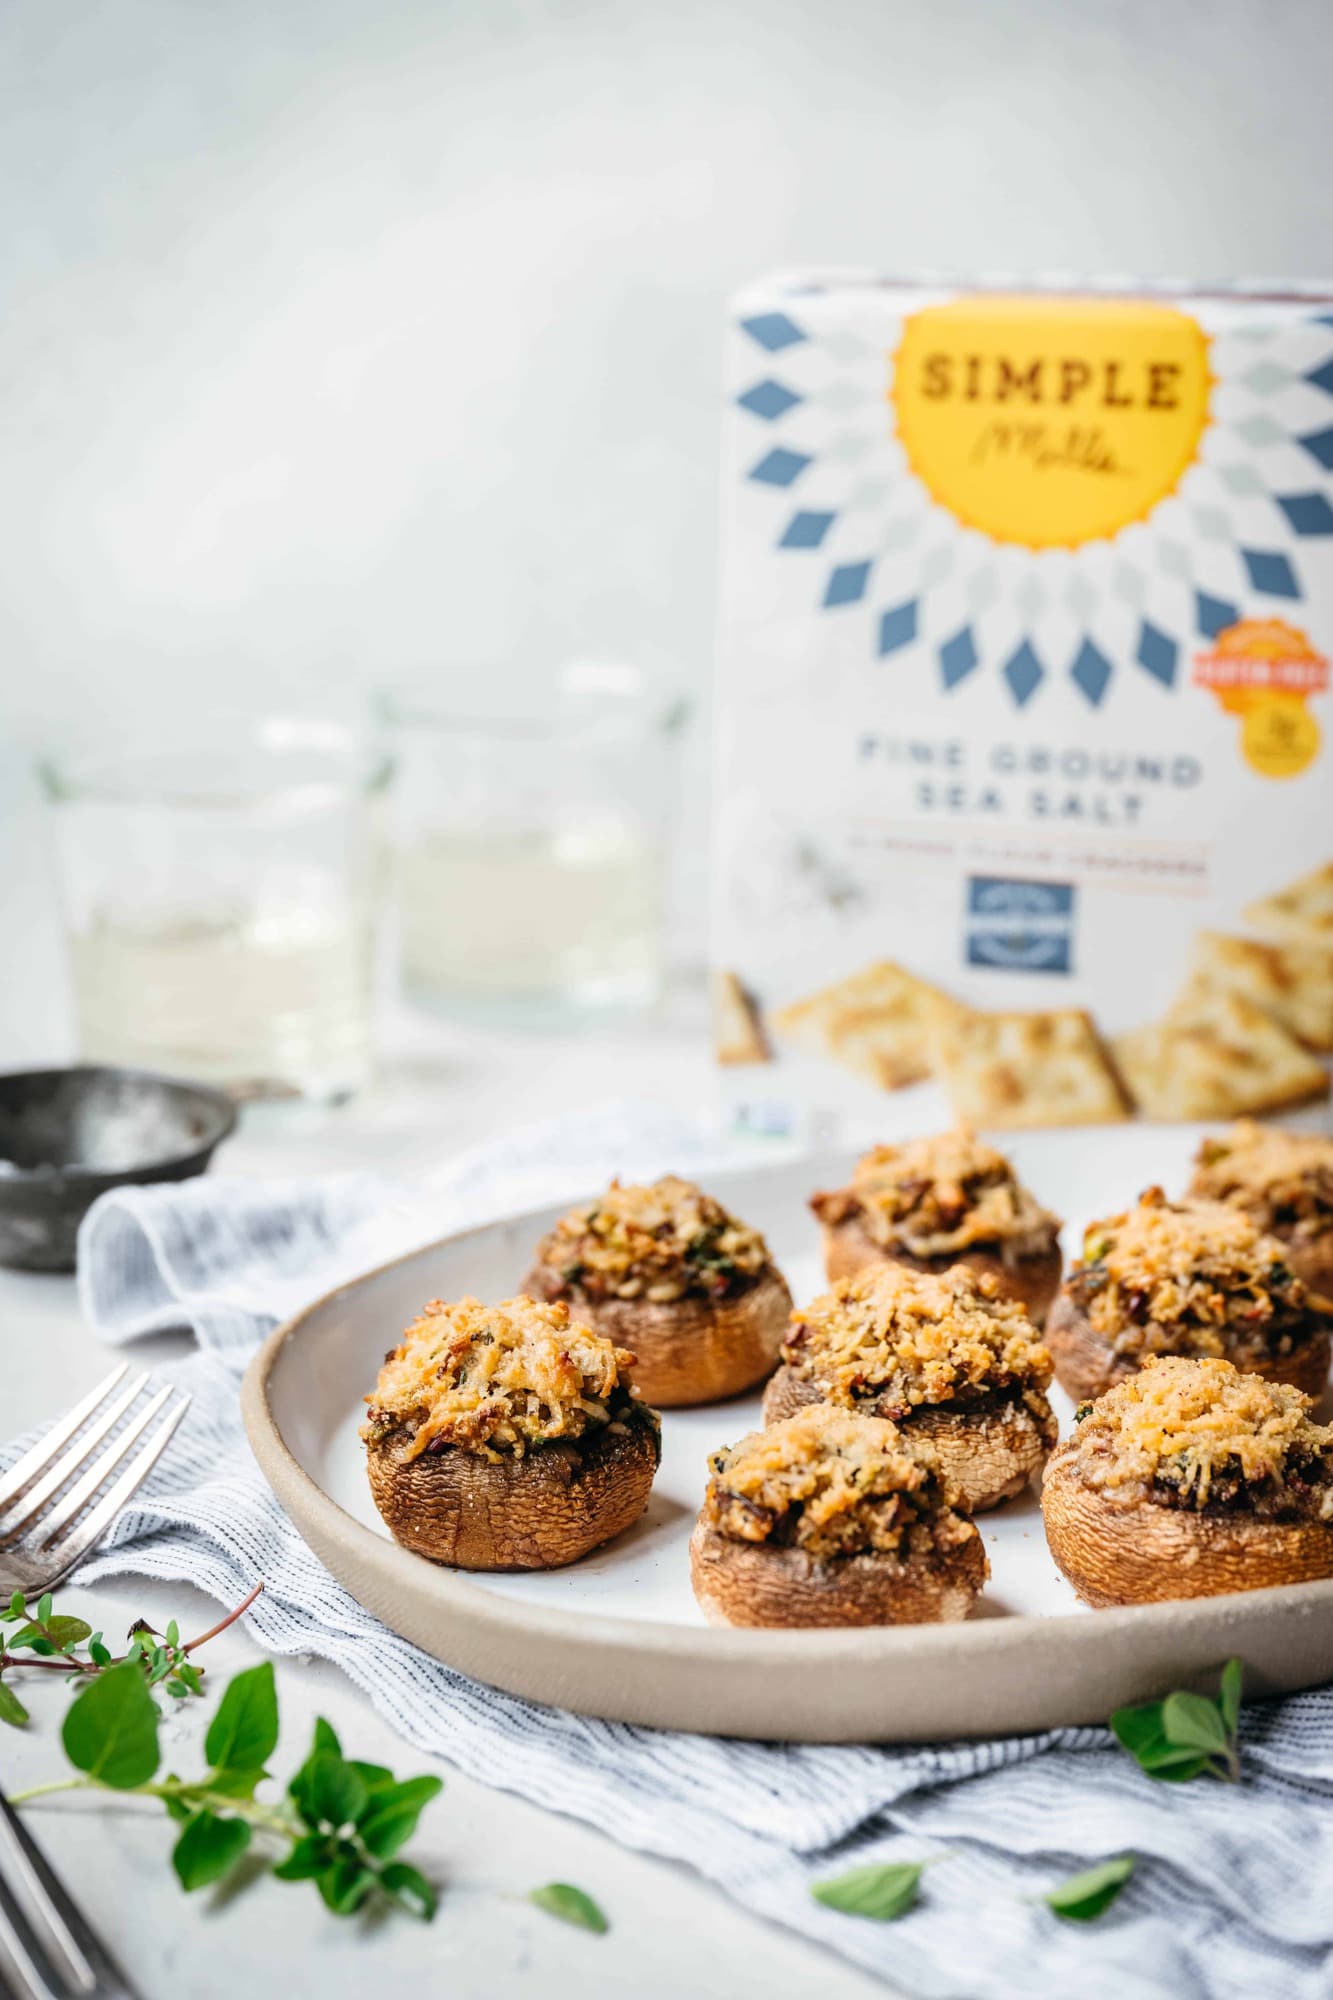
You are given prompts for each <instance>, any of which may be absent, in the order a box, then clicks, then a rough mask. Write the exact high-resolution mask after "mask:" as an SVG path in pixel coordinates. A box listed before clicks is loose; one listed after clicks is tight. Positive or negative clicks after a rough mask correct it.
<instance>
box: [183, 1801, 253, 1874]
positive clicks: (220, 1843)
mask: <svg viewBox="0 0 1333 2000" xmlns="http://www.w3.org/2000/svg"><path fill="white" fill-rule="evenodd" d="M249 1845H250V1829H249V1827H248V1826H247V1825H246V1823H245V1821H244V1820H243V1819H222V1818H220V1817H219V1816H218V1814H217V1813H211V1812H199V1813H196V1814H195V1815H194V1818H193V1819H192V1820H190V1822H189V1824H188V1825H187V1826H186V1828H185V1831H184V1832H183V1833H182V1835H181V1837H180V1839H179V1840H178V1841H177V1842H176V1845H175V1847H174V1848H173V1849H172V1853H171V1865H172V1867H173V1868H174V1869H175V1871H176V1873H177V1874H178V1875H179V1876H180V1881H181V1887H182V1888H183V1889H203V1888H206V1887H207V1886H208V1884H209V1883H210V1882H217V1881H219V1880H220V1879H221V1878H222V1876H224V1875H227V1874H229V1873H230V1872H231V1870H232V1869H233V1868H234V1867H235V1866H236V1863H237V1862H238V1861H239V1860H240V1858H241V1856H242V1855H243V1854H244V1852H245V1850H246V1848H247V1847H248V1846H249Z"/></svg>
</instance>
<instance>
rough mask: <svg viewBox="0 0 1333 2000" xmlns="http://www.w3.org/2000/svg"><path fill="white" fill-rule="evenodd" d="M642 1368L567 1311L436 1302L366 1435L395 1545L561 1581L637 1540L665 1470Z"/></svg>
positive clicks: (376, 1491) (376, 1490) (468, 1565)
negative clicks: (587, 1561)
mask: <svg viewBox="0 0 1333 2000" xmlns="http://www.w3.org/2000/svg"><path fill="white" fill-rule="evenodd" d="M633 1361H634V1356H633V1355H632V1354H630V1353H628V1352H627V1351H626V1350H625V1349H623V1348H618V1347H616V1346H614V1345H613V1344H612V1342H611V1341H609V1340H604V1339H603V1338H602V1337H601V1336H600V1335H599V1334H597V1333H595V1332H594V1331H593V1330H592V1328H591V1327H588V1326H584V1325H581V1324H580V1323H579V1321H578V1320H576V1319H575V1318H574V1317H573V1316H572V1315H571V1313H570V1310H569V1308H568V1306H566V1305H563V1304H560V1303H554V1304H552V1303H548V1302H546V1301H539V1300H534V1299H530V1298H513V1299H506V1300H505V1301H504V1303H503V1304H501V1305H496V1306H487V1305H483V1304H482V1303H481V1301H480V1300H479V1299H471V1298H468V1299H460V1300H459V1301H458V1302H457V1303H456V1304H454V1305H445V1304H444V1303H443V1302H442V1301H441V1300H439V1299H436V1300H434V1301H433V1302H432V1303H431V1304H430V1305H428V1306H427V1307H426V1309H425V1311H424V1312H423V1313H422V1314H421V1316H420V1318H419V1319H416V1320H414V1321H413V1323H412V1325H411V1326H409V1327H408V1329H407V1332H406V1333H405V1334H404V1335H403V1338H402V1341H401V1343H400V1344H399V1346H397V1347H396V1348H394V1349H393V1350H392V1351H391V1352H390V1353H389V1354H388V1356H387V1357H386V1359H385V1362H384V1366H383V1367H382V1368H381V1370H380V1374H379V1380H378V1382H377V1384H376V1386H375V1390H374V1393H373V1394H372V1395H370V1396H368V1397H367V1398H366V1402H367V1404H368V1405H369V1412H368V1415H367V1419H366V1422H365V1423H364V1424H363V1425H362V1428H361V1435H362V1437H363V1438H364V1440H365V1443H366V1466H367V1471H368V1474H369V1478H370V1489H371V1492H372V1494H373V1495H374V1500H375V1505H376V1506H377V1507H378V1508H379V1511H380V1513H381V1514H382V1515H383V1517H384V1520H385V1522H386V1524H387V1525H388V1527H389V1530H390V1532H391V1533H392V1535H393V1537H394V1539H395V1541H398V1542H401V1543H402V1544H403V1546H404V1548H409V1549H414V1550H415V1551H416V1553H417V1554H418V1555H423V1556H429V1557H430V1558H431V1560H432V1561H434V1562H441V1563H450V1564H452V1565H454V1566H455V1567H456V1568H459V1569H475V1570H510V1569H557V1568H559V1567H561V1566H562V1565H563V1564H565V1563H571V1562H576V1561H577V1560H578V1558H579V1557H580V1556H584V1555H586V1554H587V1553H588V1551H589V1550H590V1549H595V1548H597V1547H599V1546H600V1544H601V1543H603V1542H606V1541H609V1540H610V1539H611V1537H612V1536H613V1535H618V1534H619V1533H620V1532H621V1530H622V1529H623V1528H627V1527H629V1525H630V1523H631V1522H633V1521H636V1520H637V1519H638V1518H639V1516H640V1514H642V1512H643V1510H644V1508H645V1507H646V1506H647V1504H648V1493H649V1489H650V1487H651V1486H652V1483H653V1477H654V1474H655V1473H656V1471H657V1465H658V1460H659V1458H660V1456H661V1426H660V1424H659V1421H658V1417H657V1413H656V1411H654V1410H651V1409H649V1408H648V1407H647V1405H646V1404H645V1403H643V1402H642V1401H641V1400H640V1398H639V1396H638V1394H637V1392H636V1391H635V1389H634V1388H633V1387H632V1386H631V1384H630V1380H629V1372H628V1371H629V1369H630V1368H631V1367H632V1365H633Z"/></svg>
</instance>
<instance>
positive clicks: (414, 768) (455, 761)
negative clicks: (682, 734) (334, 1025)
mask: <svg viewBox="0 0 1333 2000" xmlns="http://www.w3.org/2000/svg"><path fill="white" fill-rule="evenodd" d="M631 685H632V684H631ZM382 714H383V718H384V720H385V722H386V724H387V725H388V727H389V729H390V730H391V732H392V741H393V750H394V757H395V762H396V764H397V768H398V773H399V778H398V785H397V788H396V794H395V805H394V819H395V847H396V850H397V889H398V898H397V900H398V921H399V950H400V959H401V966H402V974H403V985H404V988H405V990H406V992H407V994H408V995H409V997H411V998H412V999H414V1000H417V1001H419V1002H423V1003H425V1004H426V1005H428V1006H432V1007H434V1008H437V1009H439V1010H441V1011H444V1012H447V1013H450V1014H453V1015H454V1016H456V1017H459V1018H463V1019H470V1020H479V1021H485V1022H488V1023H499V1024H506V1023H508V1024H513V1025H542V1024H555V1023H560V1022H566V1021H570V1020H576V1019H578V1018H580V1017H583V1016H586V1015H588V1014H590V1013H593V1014H595V1013H598V1012H605V1011H609V1010H616V1009H632V1008H641V1007H644V1006H647V1005H649V1004H650V1003H651V1002H652V1001H653V1000H654V999H655V998H656V997H657V994H658V992H659V989H660V985H661V977H662V887H663V885H662V853H663V821H664V814H665V811H666V806H667V799H668V786H669V781H670V770H671V764H672V759H671V754H670V730H669V727H668V726H667V719H666V718H664V717H662V716H660V715H658V714H657V713H655V712H653V711H652V710H651V709H650V708H649V707H648V706H647V705H646V704H645V703H644V702H643V701H642V700H639V699H634V698H629V697H627V695H626V693H625V691H624V686H623V684H622V683H620V682H618V681H617V679H616V677H615V675H614V672H612V673H610V674H608V675H605V676H603V677H601V678H600V679H599V677H598V675H597V674H596V673H594V674H593V675H591V676H589V677H585V678H584V679H583V680H582V681H575V682H574V683H572V684H571V683H569V682H566V684H565V685H564V687H563V689H562V691H561V695H560V697H559V698H558V699H557V700H556V701H555V702H554V703H553V705H552V707H551V708H550V710H549V711H548V712H546V713H544V714H542V715H540V716H535V717H534V716H508V717H505V716H485V717H476V716H469V715H459V714H452V713H448V712H445V711H443V710H441V709H437V708H435V707H433V706H432V705H431V704H430V703H429V702H428V701H426V700H423V699H421V698H420V697H415V696H410V695H401V694H400V695H390V696H385V697H384V698H383V702H382Z"/></svg>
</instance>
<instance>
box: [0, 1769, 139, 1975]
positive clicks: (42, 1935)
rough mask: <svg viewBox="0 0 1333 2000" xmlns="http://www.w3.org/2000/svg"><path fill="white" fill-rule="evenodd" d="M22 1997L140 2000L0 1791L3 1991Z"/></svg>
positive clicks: (1, 1960)
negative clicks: (137, 1999)
mask: <svg viewBox="0 0 1333 2000" xmlns="http://www.w3.org/2000/svg"><path fill="white" fill-rule="evenodd" d="M3 1990H8V1991H11V1992H12V1993H13V1994H14V1996H15V2000H136V1995H135V1990H134V1988H133V1987H132V1986H131V1985H130V1983H129V1981H128V1979H126V1977H125V1975H124V1973H123V1972H122V1971H121V1969H120V1967H119V1966H118V1965H117V1964H116V1961H115V1960H114V1959H113V1958H112V1956H111V1954H110V1953H109V1952H108V1950H107V1948H106V1946H105V1945H104V1944H103V1943H102V1941H101V1939H100V1938H99V1937H98V1935H97V1933H96V1931H94V1929H93V1927H92V1925H91V1924H90V1923H89V1922H88V1920H87V1918H86V1917H85V1916H84V1915H83V1912H82V1911H81V1910H80V1909H79V1908H78V1906H77V1904H76V1903H74V1902H73V1900H72V1899H71V1897H70V1896H69V1894H68V1892H67V1891H66V1889H65V1887H64V1885H63V1884H62V1882H61V1880H60V1878H59V1876H58V1875H57V1874H56V1872H55V1870H54V1868H52V1866H51V1864H50V1862H49V1861H48V1860H47V1858H46V1856H45V1855H44V1854H43V1853H42V1850H41V1848H40V1847H39V1846H38V1845H37V1843H36V1841H35V1840H34V1839H33V1837H32V1835H31V1834H30V1833H29V1832H28V1829H27V1828H26V1827H25V1826H24V1825H23V1824H22V1823H21V1821H20V1819H19V1816H18V1814H17V1813H16V1812H15V1811H14V1809H13V1807H12V1806H11V1805H10V1804H9V1803H8V1801H7V1800H6V1799H5V1798H4V1796H3V1795H2V1794H0V1991H3Z"/></svg>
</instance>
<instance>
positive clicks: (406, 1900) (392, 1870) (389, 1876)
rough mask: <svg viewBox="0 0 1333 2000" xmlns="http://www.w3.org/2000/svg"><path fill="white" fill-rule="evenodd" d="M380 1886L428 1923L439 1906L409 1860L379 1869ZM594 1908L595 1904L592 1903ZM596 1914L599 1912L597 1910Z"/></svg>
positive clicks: (436, 1899) (603, 1919)
mask: <svg viewBox="0 0 1333 2000" xmlns="http://www.w3.org/2000/svg"><path fill="white" fill-rule="evenodd" d="M380 1887H381V1889H383V1891H384V1893H385V1894H386V1895H387V1896H392V1897H393V1900H394V1902H395V1903H398V1904H400V1905H401V1907H402V1908H403V1909H405V1910H406V1911H407V1912H408V1913H409V1915H411V1916H414V1917H420V1919H421V1921H422V1923H423V1924H428V1923H429V1922H430V1920H431V1918H432V1917H433V1916H434V1915H435V1912H436V1910H437V1909H438V1908H439V1903H440V1899H439V1897H438V1896H437V1895H436V1893H435V1886H434V1884H433V1883H431V1882H428V1881H427V1880H426V1878H425V1876H424V1875H423V1874H422V1873H421V1871H420V1870H419V1869H417V1868H414V1867H413V1866H412V1864H411V1862H410V1861H390V1862H389V1863H388V1865H387V1866H386V1867H384V1868H381V1869H380ZM593 1907H594V1909H595V1908H596V1905H595V1904H594V1905H593ZM598 1915H599V1916H600V1915H601V1912H600V1911H598ZM602 1929H603V1930H605V1929H606V1919H605V1918H604V1917H603V1918H602Z"/></svg>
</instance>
